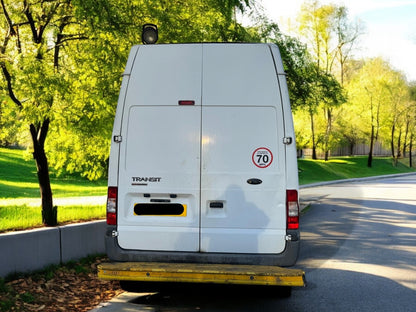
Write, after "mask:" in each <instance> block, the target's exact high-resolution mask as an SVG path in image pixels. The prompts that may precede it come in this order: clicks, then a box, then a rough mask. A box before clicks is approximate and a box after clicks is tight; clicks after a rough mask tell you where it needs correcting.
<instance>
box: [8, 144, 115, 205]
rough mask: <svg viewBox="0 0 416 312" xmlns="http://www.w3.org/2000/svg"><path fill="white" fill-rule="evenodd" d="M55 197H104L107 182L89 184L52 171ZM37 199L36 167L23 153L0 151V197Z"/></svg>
mask: <svg viewBox="0 0 416 312" xmlns="http://www.w3.org/2000/svg"><path fill="white" fill-rule="evenodd" d="M50 177H51V187H52V192H53V195H54V197H72V196H98V195H105V194H106V191H107V181H106V180H104V179H102V180H99V181H94V182H92V181H88V180H87V179H85V178H82V177H79V176H75V175H73V176H66V177H57V176H56V174H55V172H54V171H53V170H51V173H50ZM28 197H29V198H35V197H39V184H38V178H37V175H36V164H35V161H34V160H33V159H30V160H27V159H25V151H22V150H18V149H8V148H0V198H28Z"/></svg>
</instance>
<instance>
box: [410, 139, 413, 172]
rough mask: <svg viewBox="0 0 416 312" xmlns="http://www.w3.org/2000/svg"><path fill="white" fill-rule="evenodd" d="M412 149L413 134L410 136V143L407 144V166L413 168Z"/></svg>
mask: <svg viewBox="0 0 416 312" xmlns="http://www.w3.org/2000/svg"><path fill="white" fill-rule="evenodd" d="M412 147H413V133H411V134H410V143H409V166H410V167H413V163H412Z"/></svg>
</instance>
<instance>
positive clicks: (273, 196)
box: [201, 44, 286, 253]
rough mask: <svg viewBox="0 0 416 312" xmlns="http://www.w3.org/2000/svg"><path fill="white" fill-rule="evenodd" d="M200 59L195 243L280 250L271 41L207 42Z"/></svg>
mask: <svg viewBox="0 0 416 312" xmlns="http://www.w3.org/2000/svg"><path fill="white" fill-rule="evenodd" d="M203 62H204V66H203V68H204V71H203V81H204V84H203V90H202V93H203V107H202V162H201V251H202V252H225V253H227V252H232V253H281V252H283V250H284V249H285V245H286V241H285V236H286V208H285V198H286V190H285V185H286V184H285V179H286V176H285V175H286V171H285V147H284V144H283V137H284V127H283V114H282V108H281V98H280V92H279V85H278V81H277V75H276V70H275V67H274V62H273V58H272V55H271V51H270V48H269V47H268V46H267V45H261V46H259V45H250V44H241V45H240V44H238V45H216V44H213V45H205V46H204V60H203ZM218 73H221V75H220V77H221V79H219V75H218Z"/></svg>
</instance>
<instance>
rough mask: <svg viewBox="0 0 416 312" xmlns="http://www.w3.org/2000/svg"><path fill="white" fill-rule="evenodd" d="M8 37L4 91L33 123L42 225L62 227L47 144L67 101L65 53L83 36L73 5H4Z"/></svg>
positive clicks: (61, 0) (66, 1)
mask: <svg viewBox="0 0 416 312" xmlns="http://www.w3.org/2000/svg"><path fill="white" fill-rule="evenodd" d="M1 7H2V14H1V28H2V33H3V39H2V44H1V46H0V53H1V55H2V56H3V57H2V60H1V62H0V67H1V69H2V73H3V77H4V87H5V89H6V91H7V95H8V96H9V98H10V99H11V101H12V102H13V103H14V104H15V105H16V108H17V110H18V111H19V112H20V113H21V114H22V118H23V119H24V120H25V122H26V123H27V124H28V126H29V127H28V128H29V130H30V135H31V139H32V145H33V157H34V159H35V162H36V167H37V176H38V181H39V188H40V194H41V201H42V220H43V223H44V224H46V225H56V224H57V207H54V206H53V200H52V190H51V186H50V180H49V165H48V160H47V156H46V153H45V141H46V138H47V135H48V132H49V129H50V124H51V121H52V120H53V118H54V114H53V110H54V108H55V106H56V105H57V104H58V103H59V102H61V101H62V99H63V98H64V96H65V95H64V93H63V91H64V90H65V87H66V81H65V80H66V73H65V72H64V71H62V70H61V67H60V60H61V59H62V48H63V47H64V46H66V45H67V44H68V43H69V42H70V41H72V40H76V39H79V38H81V37H82V32H81V30H80V29H79V28H77V27H76V23H75V21H74V20H73V15H72V7H71V3H70V0H55V1H52V0H51V1H40V2H33V1H29V0H22V1H10V2H9V1H6V0H1Z"/></svg>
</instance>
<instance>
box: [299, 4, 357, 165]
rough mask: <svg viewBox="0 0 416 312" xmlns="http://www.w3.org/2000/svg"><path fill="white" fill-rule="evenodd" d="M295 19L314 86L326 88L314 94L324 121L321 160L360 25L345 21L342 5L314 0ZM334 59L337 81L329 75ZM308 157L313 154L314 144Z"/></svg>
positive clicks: (326, 155)
mask: <svg viewBox="0 0 416 312" xmlns="http://www.w3.org/2000/svg"><path fill="white" fill-rule="evenodd" d="M298 19H299V32H300V34H301V35H303V36H304V37H305V39H306V41H307V43H308V46H309V47H311V50H312V56H313V59H314V60H315V62H316V84H317V86H316V88H315V89H316V90H319V89H320V88H322V87H324V88H326V90H324V92H318V94H320V95H322V96H323V98H322V99H323V100H322V101H320V103H319V105H321V106H322V107H323V110H322V111H323V113H324V118H325V121H326V123H325V129H324V130H323V136H322V137H323V148H324V152H325V160H328V157H329V146H330V143H331V140H332V139H331V138H332V130H333V123H334V116H335V114H334V110H335V109H336V108H338V107H339V106H340V105H341V104H342V103H344V102H345V100H346V97H345V94H344V93H343V91H342V86H343V83H344V75H345V72H344V67H345V63H346V62H347V60H348V58H349V56H350V54H351V51H352V48H353V46H354V43H355V41H356V40H357V38H358V36H359V34H360V28H359V27H358V26H353V25H352V24H351V23H350V22H349V21H348V15H347V9H346V8H345V7H343V6H335V5H333V4H329V5H321V4H320V3H319V1H317V0H311V1H307V2H305V3H304V4H303V5H302V8H301V13H300V15H299V18H298ZM336 60H338V61H339V65H340V66H339V67H340V78H341V84H339V83H338V82H337V81H336V79H333V78H332V75H334V74H335V72H336V71H335V67H334V64H335V61H336ZM325 91H326V92H325ZM328 92H330V93H328ZM317 105H318V103H317V104H316V106H317ZM312 112H313V111H311V113H312ZM311 124H312V127H313V115H312V116H311ZM312 157H313V158H314V157H316V152H315V147H314V146H313V156H312Z"/></svg>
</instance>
